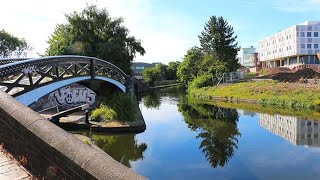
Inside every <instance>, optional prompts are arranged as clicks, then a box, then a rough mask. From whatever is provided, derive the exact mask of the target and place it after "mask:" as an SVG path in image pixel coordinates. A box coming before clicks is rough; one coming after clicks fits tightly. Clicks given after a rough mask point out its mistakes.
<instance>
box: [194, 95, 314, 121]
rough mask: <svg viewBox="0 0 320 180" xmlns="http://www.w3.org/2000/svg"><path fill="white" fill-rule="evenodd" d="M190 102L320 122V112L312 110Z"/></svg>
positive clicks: (200, 100) (201, 100) (195, 100)
mask: <svg viewBox="0 0 320 180" xmlns="http://www.w3.org/2000/svg"><path fill="white" fill-rule="evenodd" d="M188 99H189V102H191V103H193V104H209V105H215V106H219V107H224V108H236V109H242V110H245V111H249V112H257V113H263V114H269V115H275V114H280V115H285V116H294V117H298V118H302V119H313V120H317V119H319V120H320V112H318V111H315V110H311V109H304V110H299V111H297V110H295V109H292V108H274V107H270V106H262V105H258V104H248V103H230V102H222V101H211V100H203V99H197V98H194V97H189V98H188Z"/></svg>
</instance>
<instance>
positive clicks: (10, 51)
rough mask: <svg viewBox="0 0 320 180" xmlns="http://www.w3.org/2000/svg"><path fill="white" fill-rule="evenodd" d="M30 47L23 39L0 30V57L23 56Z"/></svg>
mask: <svg viewBox="0 0 320 180" xmlns="http://www.w3.org/2000/svg"><path fill="white" fill-rule="evenodd" d="M31 49H32V48H31V46H29V45H28V43H27V42H26V40H25V39H23V38H18V37H15V36H13V35H12V34H10V33H8V32H6V31H5V30H1V31H0V58H8V57H25V56H26V55H27V53H28V52H29V51H30V50H31Z"/></svg>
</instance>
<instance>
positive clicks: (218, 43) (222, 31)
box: [199, 16, 240, 71]
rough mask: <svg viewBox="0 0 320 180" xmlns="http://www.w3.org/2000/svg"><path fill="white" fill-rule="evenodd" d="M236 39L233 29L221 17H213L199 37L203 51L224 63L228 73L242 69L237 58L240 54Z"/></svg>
mask: <svg viewBox="0 0 320 180" xmlns="http://www.w3.org/2000/svg"><path fill="white" fill-rule="evenodd" d="M236 39H237V36H236V35H234V31H233V27H232V26H231V25H229V24H228V22H227V21H226V20H224V18H223V17H221V16H220V17H216V16H211V17H210V19H209V21H208V22H207V23H206V24H205V26H204V30H203V31H202V32H201V34H200V35H199V40H200V45H201V49H202V50H203V51H204V52H205V53H207V54H212V55H214V56H215V57H217V59H218V60H220V61H222V62H224V63H225V65H226V68H227V71H236V70H237V69H238V68H239V67H240V65H239V63H238V60H237V58H236V56H237V53H238V50H237V49H238V43H237V41H236Z"/></svg>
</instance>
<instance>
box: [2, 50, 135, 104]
mask: <svg viewBox="0 0 320 180" xmlns="http://www.w3.org/2000/svg"><path fill="white" fill-rule="evenodd" d="M4 62H7V63H8V64H4V65H1V66H0V77H1V78H2V79H1V81H0V86H1V88H2V89H3V90H4V91H5V92H7V93H8V94H10V95H12V96H14V97H17V98H18V99H25V98H24V97H27V96H28V95H30V94H32V91H34V93H35V92H43V91H44V89H48V88H50V89H51V87H52V88H55V89H57V88H59V87H58V86H60V87H62V86H66V85H68V84H71V83H75V82H79V81H82V80H89V79H97V80H102V81H106V82H109V83H112V84H114V85H116V86H117V87H118V88H120V89H121V90H122V91H123V92H127V89H128V88H129V87H130V85H131V78H130V77H129V76H128V75H126V74H125V73H124V72H123V71H122V70H121V69H119V68H118V67H117V66H115V65H113V64H111V63H109V62H107V61H104V60H101V59H98V58H94V57H86V56H73V55H66V56H51V57H42V58H35V59H27V58H26V59H6V60H5V61H4ZM37 89H38V90H37ZM48 93H49V92H48ZM24 94H25V95H24ZM40 94H41V95H42V94H43V93H40ZM40 94H39V95H40ZM39 95H36V96H35V97H38V96H39Z"/></svg>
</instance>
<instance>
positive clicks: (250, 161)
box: [91, 88, 320, 179]
mask: <svg viewBox="0 0 320 180" xmlns="http://www.w3.org/2000/svg"><path fill="white" fill-rule="evenodd" d="M139 106H140V109H141V111H142V114H143V117H144V119H145V121H146V124H147V129H146V131H145V132H143V133H140V134H121V135H101V134H91V137H92V139H93V140H94V142H95V143H96V145H98V146H99V147H100V148H101V149H103V150H104V151H106V152H107V153H108V154H109V155H111V156H112V157H113V158H114V159H116V160H118V161H119V162H121V163H123V164H124V165H126V166H128V167H130V168H132V169H134V170H135V171H136V172H138V173H140V174H142V175H144V176H146V177H147V178H149V179H280V178H281V179H283V178H285V179H289V178H290V179H318V178H319V177H320V136H319V133H320V127H319V126H320V125H319V123H318V121H317V120H316V119H315V118H308V119H306V118H305V117H296V116H292V115H283V114H274V113H269V114H268V113H265V112H264V113H261V112H260V113H258V112H252V111H246V110H242V109H236V108H234V109H232V108H231V109H230V108H224V107H219V106H217V105H208V104H203V103H199V101H197V102H195V101H192V100H191V99H190V98H188V97H187V96H186V94H185V92H184V91H183V89H181V88H170V89H163V90H158V91H153V92H150V93H148V94H146V95H145V96H143V97H142V98H141V100H140V103H139Z"/></svg>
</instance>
